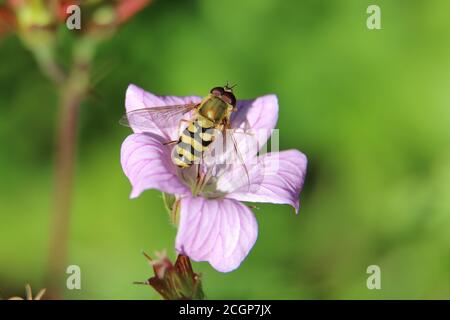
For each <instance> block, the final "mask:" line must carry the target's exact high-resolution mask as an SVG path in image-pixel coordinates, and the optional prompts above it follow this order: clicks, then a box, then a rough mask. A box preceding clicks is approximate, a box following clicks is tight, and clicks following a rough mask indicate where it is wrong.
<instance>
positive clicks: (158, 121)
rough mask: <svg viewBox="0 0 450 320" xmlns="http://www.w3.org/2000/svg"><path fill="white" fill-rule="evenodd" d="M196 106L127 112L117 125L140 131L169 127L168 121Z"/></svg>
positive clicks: (187, 105)
mask: <svg viewBox="0 0 450 320" xmlns="http://www.w3.org/2000/svg"><path fill="white" fill-rule="evenodd" d="M197 106H198V104H194V103H191V104H182V105H174V106H164V107H153V108H143V109H137V110H133V111H130V112H127V113H126V114H124V115H123V116H122V118H121V119H120V121H119V123H120V124H121V125H124V126H127V127H133V128H138V129H140V130H145V129H154V128H163V127H167V126H170V125H171V123H170V120H172V119H173V118H176V117H179V116H182V115H184V114H186V113H188V112H189V111H191V110H193V109H195V108H196V107H197Z"/></svg>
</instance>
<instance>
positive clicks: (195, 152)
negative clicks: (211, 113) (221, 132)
mask: <svg viewBox="0 0 450 320" xmlns="http://www.w3.org/2000/svg"><path fill="white" fill-rule="evenodd" d="M213 132H214V123H213V122H212V121H211V120H209V119H207V118H205V117H202V116H199V117H198V118H197V119H195V120H194V121H192V122H191V123H189V125H188V126H187V127H186V128H185V129H184V130H183V132H182V133H181V135H180V138H179V139H178V142H177V144H176V146H175V148H174V151H173V155H172V161H173V163H174V164H175V165H177V166H178V167H180V168H188V167H190V166H191V165H192V164H193V163H199V162H200V160H201V157H202V153H203V152H205V151H206V150H207V149H208V147H209V145H210V144H211V143H212V142H213V140H214V136H213Z"/></svg>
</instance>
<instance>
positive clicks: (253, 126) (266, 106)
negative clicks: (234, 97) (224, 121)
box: [231, 94, 278, 148]
mask: <svg viewBox="0 0 450 320" xmlns="http://www.w3.org/2000/svg"><path fill="white" fill-rule="evenodd" d="M277 120H278V98H277V96H276V95H274V94H269V95H265V96H262V97H258V98H256V99H253V100H240V101H238V102H237V111H236V112H234V113H233V114H232V115H231V123H232V127H233V128H239V129H243V130H250V131H251V132H254V133H255V134H256V136H257V137H258V142H259V147H260V148H261V147H262V146H263V145H264V144H265V143H266V142H267V139H269V137H270V135H271V134H272V130H273V129H274V128H275V126H276V124H277Z"/></svg>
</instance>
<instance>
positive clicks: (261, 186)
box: [227, 150, 307, 212]
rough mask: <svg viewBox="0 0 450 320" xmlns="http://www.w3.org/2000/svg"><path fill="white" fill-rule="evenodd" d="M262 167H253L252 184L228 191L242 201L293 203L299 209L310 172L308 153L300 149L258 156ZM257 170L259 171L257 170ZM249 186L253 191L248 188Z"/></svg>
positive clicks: (230, 195)
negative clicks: (301, 194)
mask: <svg viewBox="0 0 450 320" xmlns="http://www.w3.org/2000/svg"><path fill="white" fill-rule="evenodd" d="M258 160H259V163H258V164H257V165H256V166H260V167H259V168H261V170H257V168H255V167H251V168H250V169H249V171H250V172H251V173H252V174H251V175H250V180H251V181H250V182H251V186H250V187H249V188H242V187H241V188H240V189H238V190H235V191H234V192H232V193H230V194H229V195H227V198H231V199H235V200H238V201H250V202H268V203H278V204H289V205H291V206H293V207H294V208H295V212H298V209H299V207H300V203H299V195H300V191H301V189H302V187H303V182H304V180H305V176H306V165H307V159H306V156H305V155H304V154H303V153H301V152H300V151H298V150H287V151H282V152H272V153H268V154H265V155H262V156H260V157H259V158H258ZM255 173H257V174H255ZM247 190H249V191H247Z"/></svg>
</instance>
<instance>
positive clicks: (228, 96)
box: [222, 91, 236, 106]
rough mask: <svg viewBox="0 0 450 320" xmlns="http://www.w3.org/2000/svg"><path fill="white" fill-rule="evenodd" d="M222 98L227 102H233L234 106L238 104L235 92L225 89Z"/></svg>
mask: <svg viewBox="0 0 450 320" xmlns="http://www.w3.org/2000/svg"><path fill="white" fill-rule="evenodd" d="M222 99H223V101H225V102H226V103H228V104H231V105H232V106H236V97H235V96H234V94H233V93H231V92H228V91H225V92H224V93H223V95H222Z"/></svg>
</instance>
